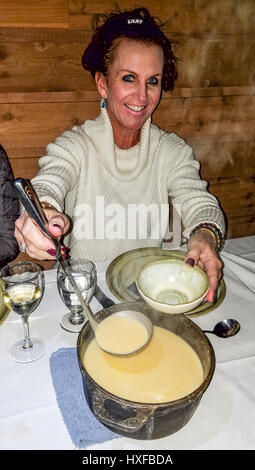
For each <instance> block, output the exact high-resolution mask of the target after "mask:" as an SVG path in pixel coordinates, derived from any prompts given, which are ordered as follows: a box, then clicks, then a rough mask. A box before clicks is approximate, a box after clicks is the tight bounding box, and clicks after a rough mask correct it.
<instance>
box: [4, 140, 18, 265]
mask: <svg viewBox="0 0 255 470" xmlns="http://www.w3.org/2000/svg"><path fill="white" fill-rule="evenodd" d="M13 179H14V178H13V171H12V168H11V165H10V163H9V160H8V157H7V155H6V152H5V150H4V148H3V147H2V146H1V145H0V268H1V267H2V266H4V265H5V264H7V263H8V262H9V261H12V260H14V259H15V258H16V256H17V255H18V253H19V246H18V243H17V240H16V238H15V236H14V222H15V220H16V219H17V218H18V217H19V201H18V198H17V196H16V193H15V189H14V186H13Z"/></svg>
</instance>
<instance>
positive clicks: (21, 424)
mask: <svg viewBox="0 0 255 470" xmlns="http://www.w3.org/2000/svg"><path fill="white" fill-rule="evenodd" d="M222 259H223V261H224V264H225V267H224V280H225V283H226V288H227V290H226V297H225V299H224V301H223V303H222V304H221V305H220V306H219V307H218V308H217V309H215V310H213V311H211V312H209V313H207V314H204V315H201V316H196V317H192V320H193V321H194V322H195V323H197V324H198V325H199V326H200V328H202V329H206V330H208V329H213V326H214V325H215V323H217V322H218V321H220V320H222V319H224V318H235V319H237V320H239V322H240V323H241V331H240V332H239V334H238V335H236V336H234V337H232V338H228V339H221V338H217V337H216V336H214V335H210V336H209V339H210V341H211V343H212V345H213V347H214V350H215V354H216V369H215V373H214V376H213V379H212V382H211V384H210V386H209V388H208V389H207V391H206V392H205V394H204V395H203V397H202V400H201V402H200V404H199V406H198V408H197V410H196V411H195V414H194V415H193V417H192V418H191V420H190V421H189V422H188V424H187V425H186V426H185V427H184V428H182V429H181V430H180V431H178V432H177V433H176V434H173V435H171V436H169V437H166V438H162V439H158V440H153V441H140V440H134V439H130V438H124V437H120V438H119V439H115V440H113V441H107V442H105V443H104V444H100V445H99V444H98V445H96V446H93V447H90V449H126V450H137V449H139V450H141V449H144V450H149V449H168V450H175V449H176V450H177V449H190V450H193V449H255V309H254V307H255V236H253V237H243V238H239V239H234V240H228V241H227V242H226V245H225V249H224V251H223V253H222ZM107 265H108V263H106V262H104V263H98V264H97V270H98V283H99V285H100V287H101V288H102V289H103V290H104V291H105V293H106V294H108V295H109V296H110V297H112V298H113V296H112V294H111V293H110V291H109V289H108V288H107V285H106V283H105V277H104V273H105V269H106V267H107ZM45 276H46V291H45V295H44V297H43V299H42V301H41V304H40V306H39V307H38V309H37V310H36V311H35V312H34V313H32V315H31V317H30V330H31V335H32V336H37V337H39V338H41V339H42V340H43V341H44V342H45V344H46V352H45V354H44V356H43V357H42V358H41V359H39V360H38V361H35V362H32V363H29V364H21V363H16V362H14V361H13V360H12V359H10V358H9V356H8V350H9V348H10V346H11V345H12V344H13V343H14V342H15V341H16V340H18V339H21V338H22V337H23V331H22V324H21V319H20V318H18V316H17V315H15V314H14V313H13V312H11V313H10V314H9V315H8V317H7V318H6V319H5V321H4V322H2V323H1V324H0V373H1V385H0V449H38V450H39V449H59V450H60V449H74V445H73V443H72V441H71V439H70V437H69V434H68V431H67V428H66V426H65V424H64V421H63V419H62V415H61V412H60V410H59V408H58V405H57V402H56V395H55V391H54V388H53V385H52V379H51V374H50V369H49V358H50V356H51V354H52V353H53V352H54V351H56V350H57V349H59V348H61V347H75V346H76V340H77V334H73V333H68V332H66V331H64V330H63V329H62V328H61V327H60V324H59V322H60V319H61V318H62V316H63V314H64V313H66V312H67V308H66V307H65V306H64V304H63V303H62V301H61V299H60V296H59V294H58V291H57V286H56V282H55V280H56V271H55V270H51V271H47V272H46V273H45ZM114 300H116V299H114ZM91 307H92V310H93V311H97V310H99V309H100V308H101V306H100V305H99V304H98V302H97V301H96V299H94V298H93V300H92V303H91Z"/></svg>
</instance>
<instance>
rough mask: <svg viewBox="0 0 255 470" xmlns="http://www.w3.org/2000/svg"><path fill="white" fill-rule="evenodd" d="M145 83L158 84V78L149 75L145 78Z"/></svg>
mask: <svg viewBox="0 0 255 470" xmlns="http://www.w3.org/2000/svg"><path fill="white" fill-rule="evenodd" d="M147 83H149V85H158V79H157V78H156V77H151V78H149V80H147Z"/></svg>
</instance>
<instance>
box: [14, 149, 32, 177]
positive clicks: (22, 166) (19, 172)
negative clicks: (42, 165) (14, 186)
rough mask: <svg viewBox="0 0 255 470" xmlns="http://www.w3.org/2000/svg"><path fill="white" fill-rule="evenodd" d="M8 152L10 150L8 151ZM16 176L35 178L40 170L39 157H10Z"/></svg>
mask: <svg viewBox="0 0 255 470" xmlns="http://www.w3.org/2000/svg"><path fill="white" fill-rule="evenodd" d="M7 153H8V151H7ZM9 161H10V164H11V167H12V170H13V173H14V177H15V178H19V177H22V178H28V179H31V178H33V177H34V176H35V175H36V174H37V172H38V171H39V165H38V157H32V158H25V157H23V158H9Z"/></svg>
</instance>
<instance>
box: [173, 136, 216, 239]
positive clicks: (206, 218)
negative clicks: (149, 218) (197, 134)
mask: <svg viewBox="0 0 255 470" xmlns="http://www.w3.org/2000/svg"><path fill="white" fill-rule="evenodd" d="M168 151H169V150H168ZM172 151H173V150H172ZM174 152H175V157H174V159H171V163H172V164H171V168H170V169H169V172H168V178H167V187H168V194H169V196H170V199H171V204H172V205H174V204H179V205H180V208H181V217H182V224H183V227H184V230H183V236H184V237H185V238H188V237H189V235H190V232H191V231H192V229H193V228H195V227H196V226H197V225H199V224H200V223H204V222H210V223H213V224H215V225H216V226H217V227H218V228H219V229H220V230H221V232H222V234H223V235H224V232H225V220H224V215H223V213H222V211H221V209H220V206H219V203H218V201H217V199H216V197H215V196H213V195H212V194H210V193H209V192H208V191H207V186H208V183H207V182H206V181H203V180H202V179H201V178H200V175H199V169H200V164H199V162H198V161H196V160H195V159H194V156H193V151H192V149H191V147H190V146H189V145H187V144H186V142H185V141H184V140H182V139H180V138H179V137H178V136H175V145H174Z"/></svg>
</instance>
